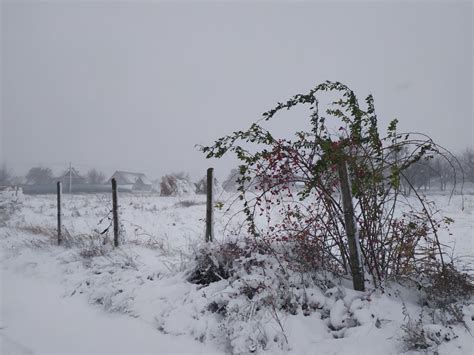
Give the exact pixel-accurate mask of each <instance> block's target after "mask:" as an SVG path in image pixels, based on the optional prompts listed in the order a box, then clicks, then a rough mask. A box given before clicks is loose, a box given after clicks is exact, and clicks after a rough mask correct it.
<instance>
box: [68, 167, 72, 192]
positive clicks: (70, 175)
mask: <svg viewBox="0 0 474 355" xmlns="http://www.w3.org/2000/svg"><path fill="white" fill-rule="evenodd" d="M71 191H72V164H71V162H69V193H71Z"/></svg>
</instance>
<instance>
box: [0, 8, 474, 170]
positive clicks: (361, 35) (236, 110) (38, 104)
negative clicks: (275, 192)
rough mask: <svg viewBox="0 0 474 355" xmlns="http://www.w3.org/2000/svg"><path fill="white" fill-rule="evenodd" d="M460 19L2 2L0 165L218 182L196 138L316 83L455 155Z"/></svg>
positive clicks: (462, 41)
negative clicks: (351, 95) (336, 85)
mask: <svg viewBox="0 0 474 355" xmlns="http://www.w3.org/2000/svg"><path fill="white" fill-rule="evenodd" d="M472 22H473V6H472V2H470V1H467V2H456V1H449V2H429V1H421V2H387V1H384V2H373V1H371V2H357V1H351V2H320V1H317V2H316V1H315V2H278V3H275V2H274V3H270V2H259V3H249V2H238V1H236V2H232V3H229V2H220V1H214V2H179V3H176V2H174V3H172V2H160V1H147V2H140V1H126V2H125V1H123V2H117V1H43V2H38V1H31V2H25V1H3V2H2V5H1V91H2V93H1V123H0V140H1V144H0V164H6V165H7V167H8V168H10V169H12V170H13V171H14V172H17V173H24V172H25V171H26V170H27V169H28V168H30V167H31V166H33V165H38V164H41V165H43V166H50V167H52V168H53V169H54V170H55V171H59V170H62V169H64V168H66V167H67V165H68V164H69V162H72V164H73V165H74V166H76V167H77V168H78V170H80V171H81V172H86V171H87V170H88V169H90V168H92V167H97V168H100V169H102V170H104V171H105V172H107V173H110V172H113V170H116V169H117V170H130V171H137V172H145V173H146V174H147V175H149V176H150V177H151V178H156V177H159V176H161V175H162V174H165V173H168V172H171V171H188V172H190V173H191V174H192V176H193V177H198V176H200V175H204V173H205V169H206V168H207V167H208V166H214V167H216V169H217V170H218V175H226V174H227V172H228V170H229V169H230V167H231V164H232V163H233V162H232V161H231V160H225V161H224V162H216V161H211V162H209V161H206V160H205V159H204V158H203V157H202V154H201V153H199V152H198V151H197V149H196V148H195V147H194V146H195V144H210V143H211V142H212V141H213V140H215V139H216V138H219V137H220V136H222V135H225V134H227V133H230V132H231V131H233V130H240V129H245V128H247V127H248V126H249V125H250V123H251V122H253V121H255V120H257V119H259V118H260V115H261V113H262V112H264V111H266V110H267V109H270V108H272V107H273V105H274V104H275V103H276V102H277V101H283V100H285V99H287V98H289V97H290V96H291V95H293V94H297V93H305V92H307V91H308V90H310V89H311V88H312V87H314V86H315V85H316V84H318V83H320V82H322V81H324V80H333V81H336V80H337V81H342V82H344V83H345V84H347V85H348V86H350V87H351V88H352V89H353V90H355V91H356V93H357V94H358V95H359V96H360V98H361V99H362V98H363V97H365V96H366V95H367V94H369V93H372V94H373V95H374V97H375V103H376V109H377V112H378V115H379V120H380V123H381V125H383V126H385V125H386V124H387V123H388V122H389V120H391V119H392V118H395V117H396V118H398V119H399V120H400V123H401V127H402V128H404V129H407V130H415V131H422V132H425V133H427V134H429V135H431V136H432V137H433V138H434V139H435V140H436V141H438V142H439V143H441V144H443V145H445V146H446V147H448V148H450V149H452V150H453V151H454V152H458V151H460V150H462V149H463V148H465V147H467V146H471V147H472V146H473V136H474V128H473V121H474V114H473V104H472V102H473V96H474V93H473V84H472V83H473V25H472ZM298 120H300V121H301V122H304V121H305V120H307V116H306V115H305V116H301V117H296V116H288V117H286V118H285V116H282V117H281V121H279V123H278V125H279V126H278V127H277V128H278V130H279V131H281V132H293V131H294V130H295V128H296V127H297V126H298V124H300V123H301V122H300V121H298Z"/></svg>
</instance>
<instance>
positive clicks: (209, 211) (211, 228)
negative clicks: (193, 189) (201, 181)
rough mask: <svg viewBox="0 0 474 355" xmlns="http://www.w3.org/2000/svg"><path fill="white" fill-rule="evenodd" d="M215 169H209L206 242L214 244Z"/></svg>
mask: <svg viewBox="0 0 474 355" xmlns="http://www.w3.org/2000/svg"><path fill="white" fill-rule="evenodd" d="M213 170H214V169H213V168H209V169H207V204H206V242H212V240H213V238H214V221H213V220H212V217H213V213H212V212H213V208H212V202H213V201H212V199H213V196H212V185H213V180H214V179H213Z"/></svg>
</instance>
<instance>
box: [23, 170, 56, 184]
mask: <svg viewBox="0 0 474 355" xmlns="http://www.w3.org/2000/svg"><path fill="white" fill-rule="evenodd" d="M25 178H26V183H27V184H31V185H45V184H51V183H52V182H53V172H52V170H51V169H50V168H43V167H41V166H37V167H34V168H31V169H30V170H29V171H28V173H27V174H26V176H25Z"/></svg>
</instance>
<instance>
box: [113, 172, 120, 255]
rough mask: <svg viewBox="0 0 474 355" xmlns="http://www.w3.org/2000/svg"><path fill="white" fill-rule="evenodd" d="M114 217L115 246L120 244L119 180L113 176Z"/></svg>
mask: <svg viewBox="0 0 474 355" xmlns="http://www.w3.org/2000/svg"><path fill="white" fill-rule="evenodd" d="M112 218H113V223H114V246H115V247H118V246H119V221H118V203H117V180H115V178H112Z"/></svg>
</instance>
